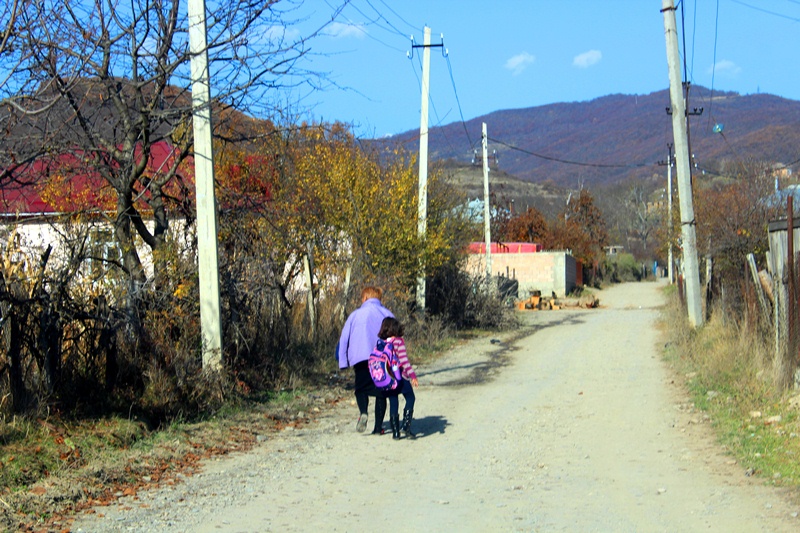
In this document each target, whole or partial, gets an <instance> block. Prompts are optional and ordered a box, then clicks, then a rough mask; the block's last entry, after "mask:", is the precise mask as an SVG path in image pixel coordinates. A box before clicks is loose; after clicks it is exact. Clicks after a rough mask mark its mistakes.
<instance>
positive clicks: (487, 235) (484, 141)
mask: <svg viewBox="0 0 800 533" xmlns="http://www.w3.org/2000/svg"><path fill="white" fill-rule="evenodd" d="M488 138H489V136H488V134H487V133H486V123H485V122H484V123H483V127H482V129H481V145H482V146H483V236H484V239H485V240H486V281H491V279H492V227H491V220H492V217H491V210H490V208H489V148H488Z"/></svg>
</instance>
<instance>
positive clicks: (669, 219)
mask: <svg viewBox="0 0 800 533" xmlns="http://www.w3.org/2000/svg"><path fill="white" fill-rule="evenodd" d="M667 147H668V152H669V154H668V159H667V210H668V211H667V212H668V215H667V230H668V235H669V238H668V239H667V242H668V243H669V254H668V255H669V259H668V260H669V267H668V268H667V271H668V273H669V283H670V285H671V284H673V283H675V272H674V271H673V269H674V268H675V267H674V263H675V258H674V257H673V256H672V143H669V144H668V145H667Z"/></svg>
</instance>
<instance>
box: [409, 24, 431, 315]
mask: <svg viewBox="0 0 800 533" xmlns="http://www.w3.org/2000/svg"><path fill="white" fill-rule="evenodd" d="M412 50H413V47H412ZM430 70H431V29H430V28H429V27H427V26H425V28H424V30H423V37H422V107H421V108H420V118H419V210H418V215H417V233H418V234H419V239H420V242H425V235H426V233H427V232H428V102H429V95H430V84H429V81H430ZM417 311H419V312H420V313H424V312H425V265H422V272H421V273H420V275H419V277H418V278H417Z"/></svg>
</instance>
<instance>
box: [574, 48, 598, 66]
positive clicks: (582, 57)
mask: <svg viewBox="0 0 800 533" xmlns="http://www.w3.org/2000/svg"><path fill="white" fill-rule="evenodd" d="M601 59H603V53H602V52H601V51H600V50H589V51H588V52H584V53H582V54H578V55H576V56H575V58H574V59H573V60H572V66H573V67H578V68H588V67H591V66H592V65H596V64H598V63H599V62H600V60H601Z"/></svg>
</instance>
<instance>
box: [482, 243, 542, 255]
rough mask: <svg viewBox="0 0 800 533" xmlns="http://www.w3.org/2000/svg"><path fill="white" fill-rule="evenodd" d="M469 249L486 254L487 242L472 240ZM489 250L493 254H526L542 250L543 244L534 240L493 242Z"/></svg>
mask: <svg viewBox="0 0 800 533" xmlns="http://www.w3.org/2000/svg"><path fill="white" fill-rule="evenodd" d="M469 251H470V253H473V254H485V253H486V243H484V242H471V243H469ZM489 251H490V252H491V253H493V254H526V253H532V252H541V251H542V245H541V244H538V243H534V242H493V243H492V245H491V247H490V248H489Z"/></svg>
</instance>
